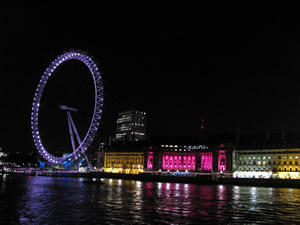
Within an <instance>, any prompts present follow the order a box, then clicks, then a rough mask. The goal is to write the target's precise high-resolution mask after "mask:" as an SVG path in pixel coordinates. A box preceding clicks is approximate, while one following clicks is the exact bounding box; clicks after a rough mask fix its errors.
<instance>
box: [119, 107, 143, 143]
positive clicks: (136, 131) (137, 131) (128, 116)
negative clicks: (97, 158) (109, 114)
mask: <svg viewBox="0 0 300 225" xmlns="http://www.w3.org/2000/svg"><path fill="white" fill-rule="evenodd" d="M116 140H117V141H144V140H146V113H145V112H141V111H137V110H128V111H124V112H120V113H119V115H118V118H117V124H116Z"/></svg>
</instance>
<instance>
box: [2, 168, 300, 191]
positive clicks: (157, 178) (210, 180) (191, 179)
mask: <svg viewBox="0 0 300 225" xmlns="http://www.w3.org/2000/svg"><path fill="white" fill-rule="evenodd" d="M5 173H6V174H19V175H31V176H50V177H83V178H112V179H125V180H138V181H145V182H146V181H149V182H169V183H188V184H207V185H209V184H228V185H238V186H254V187H255V186H257V187H283V188H300V180H293V179H262V178H261V179H259V178H221V177H215V176H213V175H211V174H206V175H195V174H194V175H180V176H178V175H177V176H176V175H171V174H156V173H140V174H118V173H104V172H77V171H76V172H70V171H68V172H64V171H43V172H41V171H40V172H31V173H17V172H5Z"/></svg>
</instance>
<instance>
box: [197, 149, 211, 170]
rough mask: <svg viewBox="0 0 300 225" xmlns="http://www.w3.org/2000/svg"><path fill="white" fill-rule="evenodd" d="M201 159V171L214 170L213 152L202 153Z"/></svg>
mask: <svg viewBox="0 0 300 225" xmlns="http://www.w3.org/2000/svg"><path fill="white" fill-rule="evenodd" d="M200 160H201V164H200V170H201V171H211V170H212V162H213V156H212V153H211V152H203V153H200Z"/></svg>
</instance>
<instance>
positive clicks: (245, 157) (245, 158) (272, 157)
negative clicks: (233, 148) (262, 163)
mask: <svg viewBox="0 0 300 225" xmlns="http://www.w3.org/2000/svg"><path fill="white" fill-rule="evenodd" d="M261 158H262V159H282V158H283V159H299V156H298V155H296V156H281V155H279V156H248V157H247V156H244V157H240V160H243V159H244V160H247V159H248V160H251V159H261Z"/></svg>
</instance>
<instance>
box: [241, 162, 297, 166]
mask: <svg viewBox="0 0 300 225" xmlns="http://www.w3.org/2000/svg"><path fill="white" fill-rule="evenodd" d="M239 164H240V165H254V166H256V165H258V166H261V165H263V166H265V165H288V164H289V165H296V166H298V165H299V163H298V161H295V162H293V161H289V162H288V163H287V162H286V161H284V162H282V161H278V162H277V163H276V162H275V161H273V163H272V162H271V161H263V162H262V163H261V161H258V162H256V161H253V162H251V161H248V162H246V161H244V162H240V163H239Z"/></svg>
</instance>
